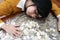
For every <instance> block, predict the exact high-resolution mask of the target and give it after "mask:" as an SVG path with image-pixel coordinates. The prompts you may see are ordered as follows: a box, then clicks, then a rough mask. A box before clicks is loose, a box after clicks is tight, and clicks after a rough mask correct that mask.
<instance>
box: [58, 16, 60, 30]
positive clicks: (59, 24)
mask: <svg viewBox="0 0 60 40" xmlns="http://www.w3.org/2000/svg"><path fill="white" fill-rule="evenodd" d="M58 31H60V17H58Z"/></svg>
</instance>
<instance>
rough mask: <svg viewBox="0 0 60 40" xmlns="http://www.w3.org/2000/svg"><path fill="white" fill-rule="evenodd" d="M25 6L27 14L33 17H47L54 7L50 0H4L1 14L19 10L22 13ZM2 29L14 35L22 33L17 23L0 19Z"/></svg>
mask: <svg viewBox="0 0 60 40" xmlns="http://www.w3.org/2000/svg"><path fill="white" fill-rule="evenodd" d="M19 1H20V2H19ZM23 1H24V2H23ZM21 4H22V5H21ZM24 6H25V8H26V14H27V15H29V16H30V17H32V18H37V17H40V18H46V17H47V16H48V14H49V12H50V11H51V8H52V4H51V1H50V0H32V1H31V0H27V1H26V0H4V1H3V2H2V3H0V16H3V17H5V16H8V15H12V14H14V13H17V12H19V13H21V11H22V10H24ZM0 29H3V30H5V31H6V32H7V33H9V34H11V35H14V36H18V35H20V32H19V31H17V30H19V28H16V27H15V25H6V24H5V23H4V22H3V21H2V20H0Z"/></svg>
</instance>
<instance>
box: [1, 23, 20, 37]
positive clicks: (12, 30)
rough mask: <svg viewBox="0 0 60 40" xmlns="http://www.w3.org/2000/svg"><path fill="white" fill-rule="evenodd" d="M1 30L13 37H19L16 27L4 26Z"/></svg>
mask: <svg viewBox="0 0 60 40" xmlns="http://www.w3.org/2000/svg"><path fill="white" fill-rule="evenodd" d="M1 28H2V29H3V30H5V31H6V32H7V33H9V34H10V35H12V36H14V37H19V35H20V31H19V28H18V27H16V26H13V25H6V24H4V25H3V26H2V27H1Z"/></svg>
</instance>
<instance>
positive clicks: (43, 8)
mask: <svg viewBox="0 0 60 40" xmlns="http://www.w3.org/2000/svg"><path fill="white" fill-rule="evenodd" d="M32 2H33V3H35V5H36V6H37V11H38V14H40V15H41V16H42V18H46V17H47V16H48V14H49V12H50V10H51V9H52V3H51V0H32Z"/></svg>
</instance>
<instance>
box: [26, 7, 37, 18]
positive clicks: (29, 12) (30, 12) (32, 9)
mask: <svg viewBox="0 0 60 40" xmlns="http://www.w3.org/2000/svg"><path fill="white" fill-rule="evenodd" d="M36 12H37V8H36V6H30V7H28V8H27V11H26V13H27V15H29V16H30V17H32V18H36V17H37V14H36Z"/></svg>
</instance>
